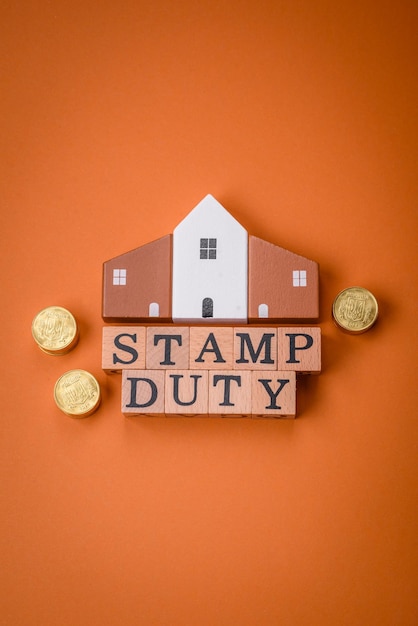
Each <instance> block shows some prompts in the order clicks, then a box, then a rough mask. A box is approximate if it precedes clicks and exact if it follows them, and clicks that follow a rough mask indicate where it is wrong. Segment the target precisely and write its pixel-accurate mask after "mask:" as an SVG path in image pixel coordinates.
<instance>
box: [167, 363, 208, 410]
mask: <svg viewBox="0 0 418 626" xmlns="http://www.w3.org/2000/svg"><path fill="white" fill-rule="evenodd" d="M207 412H208V372H207V371H205V370H166V372H165V413H166V415H206V414H207Z"/></svg>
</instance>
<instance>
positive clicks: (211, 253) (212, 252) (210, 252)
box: [209, 249, 216, 259]
mask: <svg viewBox="0 0 418 626" xmlns="http://www.w3.org/2000/svg"><path fill="white" fill-rule="evenodd" d="M209 258H210V259H216V249H215V250H209Z"/></svg>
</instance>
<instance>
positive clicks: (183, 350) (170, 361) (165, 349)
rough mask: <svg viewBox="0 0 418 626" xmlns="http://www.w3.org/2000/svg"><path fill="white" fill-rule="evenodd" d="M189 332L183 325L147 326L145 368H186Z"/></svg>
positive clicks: (187, 363) (187, 365)
mask: <svg viewBox="0 0 418 626" xmlns="http://www.w3.org/2000/svg"><path fill="white" fill-rule="evenodd" d="M189 334H190V331H189V328H186V327H183V326H177V327H176V326H148V328H147V339H146V345H147V355H146V368H147V369H152V370H158V369H188V367H189Z"/></svg>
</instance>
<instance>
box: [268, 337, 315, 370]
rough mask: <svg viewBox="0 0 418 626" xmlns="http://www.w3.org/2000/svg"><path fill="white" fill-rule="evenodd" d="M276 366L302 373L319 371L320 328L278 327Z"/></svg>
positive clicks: (280, 368)
mask: <svg viewBox="0 0 418 626" xmlns="http://www.w3.org/2000/svg"><path fill="white" fill-rule="evenodd" d="M277 344H278V362H277V368H278V369H279V370H283V371H294V372H300V373H303V374H319V373H320V371H321V329H320V328H319V327H314V328H312V327H311V328H308V327H298V328H278V329H277Z"/></svg>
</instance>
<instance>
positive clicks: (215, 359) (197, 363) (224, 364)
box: [190, 326, 234, 370]
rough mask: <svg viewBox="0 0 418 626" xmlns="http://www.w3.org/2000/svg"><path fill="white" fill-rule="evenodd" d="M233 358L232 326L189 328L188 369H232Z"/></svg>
mask: <svg viewBox="0 0 418 626" xmlns="http://www.w3.org/2000/svg"><path fill="white" fill-rule="evenodd" d="M233 356H234V338H233V328H232V326H229V327H228V326H218V327H213V328H211V329H209V328H205V327H204V326H192V327H191V328H190V369H202V370H215V369H220V370H225V369H232V367H233Z"/></svg>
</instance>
